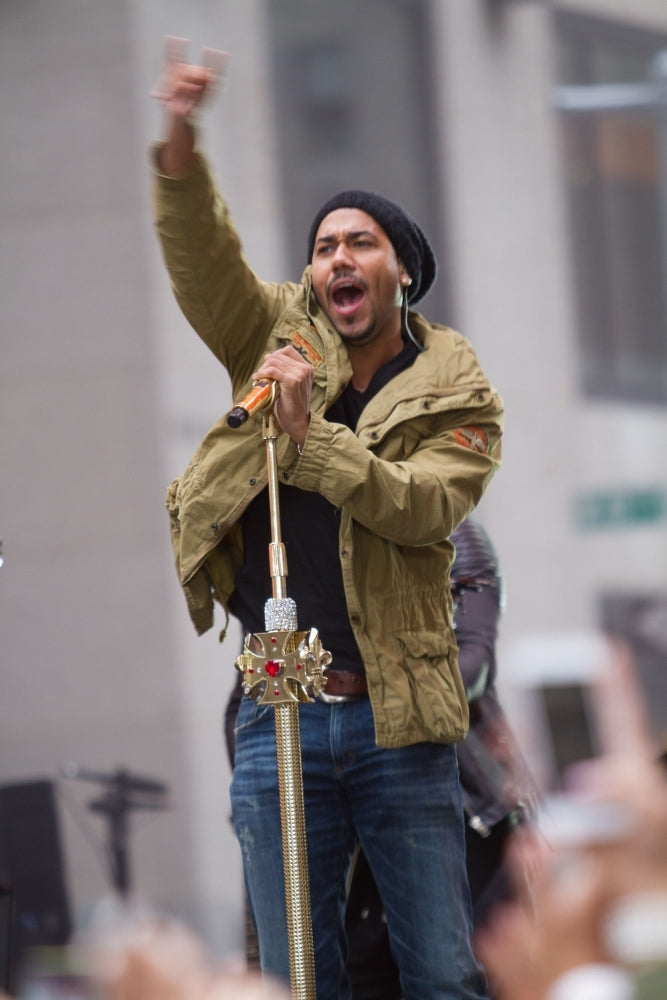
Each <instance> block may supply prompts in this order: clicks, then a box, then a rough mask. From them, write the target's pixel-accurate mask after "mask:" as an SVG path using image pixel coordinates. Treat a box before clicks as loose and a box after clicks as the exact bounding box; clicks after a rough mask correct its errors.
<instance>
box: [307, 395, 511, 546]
mask: <svg viewBox="0 0 667 1000" xmlns="http://www.w3.org/2000/svg"><path fill="white" fill-rule="evenodd" d="M485 399H486V405H484V406H478V407H477V408H476V409H473V408H471V409H470V411H467V410H466V409H457V410H456V412H452V413H450V414H442V415H441V416H440V417H439V418H435V419H436V421H437V423H438V425H439V426H437V428H436V429H435V430H434V429H433V424H432V423H431V424H429V425H428V427H429V432H428V433H426V432H425V433H424V436H423V437H421V439H419V440H418V441H416V442H415V444H414V448H413V450H412V451H411V453H410V454H409V455H408V456H407V457H405V458H403V459H401V460H398V461H393V460H388V459H384V458H381V457H379V456H378V455H377V454H376V453H375V452H374V451H373V450H372V449H370V448H367V447H366V446H365V445H364V443H363V442H362V441H361V440H360V439H359V438H358V437H357V435H356V434H355V433H353V432H352V431H351V430H349V428H347V427H344V426H343V425H341V424H335V423H329V422H328V421H327V420H325V419H324V417H322V416H321V415H319V414H316V413H312V414H311V421H310V426H309V429H308V435H307V438H306V443H305V446H304V448H303V452H302V455H301V458H300V460H299V462H298V463H297V465H296V466H295V468H294V470H293V474H292V475H291V477H290V482H291V483H292V485H294V486H297V487H299V488H300V489H305V490H313V491H316V492H319V493H321V494H322V495H323V496H324V497H326V499H327V500H328V501H329V502H330V503H331V504H333V505H334V506H335V507H344V508H345V509H346V510H347V511H348V513H349V514H350V515H351V517H352V518H354V520H355V521H357V522H359V523H360V524H362V525H363V526H364V527H366V528H368V530H370V531H372V532H373V533H374V534H376V535H380V536H381V537H383V538H385V539H387V540H388V541H390V542H393V543H394V544H396V545H411V546H412V545H430V544H433V543H435V542H440V541H442V540H443V539H446V538H449V536H450V535H451V533H452V531H453V530H454V528H456V526H457V525H458V524H459V523H460V522H461V521H462V520H463V519H464V518H465V517H467V515H468V514H469V513H470V512H471V511H472V509H473V508H474V507H475V506H476V504H477V503H478V502H479V500H480V498H481V496H482V494H483V492H484V490H485V489H486V486H487V485H488V483H489V482H490V480H491V478H492V476H493V474H494V473H495V471H496V469H497V468H498V466H499V465H500V459H501V443H500V442H501V427H502V405H501V403H500V400H499V398H498V396H496V395H495V393H494V392H493V391H491V390H489V391H488V392H487V394H486V397H485ZM467 425H474V426H475V428H476V429H478V430H479V431H480V432H481V433H482V436H483V437H484V438H485V440H486V442H487V444H486V447H485V450H484V451H478V450H476V449H475V448H474V447H470V446H468V445H467V444H465V443H461V442H462V441H463V440H464V437H463V436H462V435H461V433H460V431H461V428H462V426H463V427H465V426H467ZM425 426H426V425H425Z"/></svg>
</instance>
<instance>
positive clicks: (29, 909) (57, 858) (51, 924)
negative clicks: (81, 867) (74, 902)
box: [0, 781, 72, 987]
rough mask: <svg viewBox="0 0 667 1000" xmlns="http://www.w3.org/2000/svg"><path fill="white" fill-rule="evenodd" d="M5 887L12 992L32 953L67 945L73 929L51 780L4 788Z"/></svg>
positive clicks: (1, 873)
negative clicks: (24, 964) (23, 964)
mask: <svg viewBox="0 0 667 1000" xmlns="http://www.w3.org/2000/svg"><path fill="white" fill-rule="evenodd" d="M0 886H2V887H3V890H4V899H5V903H6V904H7V905H6V907H5V912H6V915H7V916H6V919H7V927H6V928H5V929H4V942H3V946H2V952H4V953H5V954H6V958H5V968H4V969H3V970H2V973H3V975H2V982H3V983H4V984H5V986H6V987H7V986H8V985H12V983H13V980H14V979H15V976H16V975H17V974H18V973H19V971H20V967H21V964H22V962H23V960H24V959H25V958H26V956H27V952H28V951H29V950H30V949H31V948H38V947H41V946H45V945H63V944H65V943H66V942H67V941H68V939H69V936H70V933H71V929H72V927H71V919H70V908H69V902H68V898H67V889H66V880H65V870H64V863H63V853H62V848H61V840H60V828H59V822H58V811H57V804H56V797H55V789H54V785H53V782H51V781H28V782H21V783H17V784H10V785H0Z"/></svg>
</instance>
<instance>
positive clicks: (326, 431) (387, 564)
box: [155, 158, 502, 747]
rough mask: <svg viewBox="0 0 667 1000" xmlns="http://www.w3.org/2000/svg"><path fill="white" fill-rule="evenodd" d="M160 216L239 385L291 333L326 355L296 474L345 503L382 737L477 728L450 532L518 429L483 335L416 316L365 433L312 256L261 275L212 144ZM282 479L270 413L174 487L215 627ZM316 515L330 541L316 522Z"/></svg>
mask: <svg viewBox="0 0 667 1000" xmlns="http://www.w3.org/2000/svg"><path fill="white" fill-rule="evenodd" d="M155 218H156V226H157V230H158V233H159V236H160V240H161V244H162V248H163V253H164V257H165V261H166V264H167V267H168V270H169V274H170V277H171V281H172V285H173V289H174V292H175V295H176V297H177V299H178V302H179V304H180V306H181V308H182V309H183V312H184V313H185V315H186V317H187V318H188V320H189V321H190V323H191V324H192V326H193V327H194V329H195V330H196V331H197V333H198V334H199V336H200V337H201V338H202V339H203V340H204V342H205V343H206V344H207V345H208V347H209V348H210V349H211V350H212V351H213V353H214V354H215V355H216V357H217V358H218V359H219V360H220V361H221V362H222V364H223V365H224V366H225V367H226V368H227V370H228V372H229V374H230V378H231V381H232V392H233V398H234V399H240V398H242V397H243V396H244V395H245V393H246V392H247V391H248V390H249V388H250V385H251V374H252V372H253V371H255V370H256V368H257V367H258V365H259V361H260V359H261V358H262V357H263V355H264V354H265V353H267V352H269V351H273V350H276V349H277V348H280V347H284V346H287V345H288V344H290V343H291V344H293V345H294V346H295V347H296V348H297V349H298V350H299V351H300V352H301V353H302V354H303V355H304V356H305V357H307V358H308V360H309V361H310V362H311V363H312V364H313V367H314V369H315V375H314V384H313V390H312V397H311V421H310V427H309V430H308V435H307V438H306V441H305V444H304V447H303V452H302V454H301V455H299V454H298V452H297V449H296V447H295V445H294V443H293V442H292V441H291V440H290V439H289V438H288V437H287V436H286V435H281V436H280V437H279V438H278V441H277V448H276V451H277V460H278V469H279V477H280V479H281V481H282V482H284V483H286V484H292V485H294V486H297V487H299V488H300V489H303V490H313V491H317V492H319V493H321V494H322V495H323V496H324V497H326V499H327V500H328V501H329V502H330V503H331V504H333V505H334V506H335V507H336V508H338V509H339V511H340V550H339V551H340V561H341V567H342V572H343V583H344V587H345V594H346V599H347V606H348V613H349V618H350V623H351V626H352V629H353V631H354V635H355V637H356V640H357V643H358V646H359V650H360V652H361V656H362V658H363V661H364V664H365V667H366V674H367V679H368V688H369V695H370V699H371V704H372V707H373V714H374V719H375V733H376V740H377V742H378V744H379V745H380V746H385V747H396V746H403V745H407V744H410V743H417V742H423V741H431V742H437V743H450V742H454V741H457V740H459V739H461V738H462V737H463V736H464V735H465V733H466V731H467V727H468V708H467V703H466V698H465V691H464V687H463V683H462V680H461V675H460V673H459V669H458V664H457V653H456V643H455V640H454V636H453V633H452V628H451V621H452V601H451V594H450V588H449V570H450V566H451V564H452V561H453V547H452V545H451V543H450V541H449V540H448V539H449V536H450V535H451V533H452V531H453V530H454V528H455V527H456V526H457V524H459V523H460V521H461V520H463V518H465V517H466V516H467V515H468V514H469V513H470V511H471V510H472V509H473V508H474V506H475V505H476V504H477V502H478V501H479V499H480V497H481V496H482V493H483V492H484V490H485V488H486V486H487V484H488V482H489V481H490V479H491V477H492V475H493V474H494V472H495V471H496V469H497V467H498V465H499V462H500V452H501V447H500V439H501V427H502V403H501V401H500V399H499V397H498V395H497V393H496V392H495V391H494V389H493V388H492V387H491V385H490V384H489V382H488V380H487V379H486V377H485V376H484V374H483V372H482V371H481V369H480V367H479V364H478V361H477V358H476V356H475V354H474V352H473V350H472V348H471V346H470V345H469V343H468V342H467V341H466V340H465V339H464V338H463V337H461V336H460V335H459V334H458V333H456V332H454V331H453V330H451V329H449V328H447V327H442V326H437V325H434V324H430V323H428V322H427V321H426V320H425V319H424V318H423V317H422V316H420V315H419V314H417V313H411V314H410V325H411V329H412V330H413V332H414V333H415V335H416V336H417V338H418V339H419V340H420V341H421V342H422V343H423V344H424V346H425V350H424V351H423V352H422V353H421V354H420V355H419V356H418V357H417V359H416V360H415V362H414V364H413V365H412V366H411V367H410V368H409V369H408V370H406V371H404V372H401V373H400V374H399V375H397V376H396V377H395V378H394V379H393V380H392V381H391V382H390V383H389V384H388V385H387V386H385V387H384V388H383V389H382V390H381V391H380V392H379V393H378V394H377V395H376V396H375V397H374V398H373V399H372V400H371V401H370V403H369V404H368V405H367V407H366V408H365V410H364V411H363V413H362V415H361V418H360V420H359V425H358V427H357V430H356V433H355V432H353V431H351V430H349V428H347V427H344V426H342V425H340V424H335V423H330V422H329V421H327V420H325V419H324V413H325V411H326V410H327V409H328V407H329V406H331V404H332V403H333V402H334V400H335V399H336V398H337V397H338V396H339V395H340V393H341V392H342V390H343V388H344V387H345V386H346V385H347V383H348V382H349V380H350V377H351V368H350V363H349V359H348V356H347V350H346V348H345V346H344V344H343V343H342V341H341V340H340V338H339V337H338V335H337V333H336V332H335V331H334V330H333V329H331V327H330V324H329V323H328V320H327V318H326V316H325V315H324V314H323V313H322V311H321V310H320V309H319V307H318V305H317V302H316V301H315V298H314V296H313V294H312V292H311V285H310V268H309V267H307V268H306V270H305V271H304V274H303V277H302V280H301V282H300V283H285V284H269V283H266V282H262V281H260V280H259V279H258V278H257V277H256V275H255V274H254V273H253V272H252V270H251V269H250V268H249V266H248V264H247V262H246V261H245V259H244V257H243V255H242V252H241V248H240V244H239V240H238V236H237V234H236V232H235V230H234V228H233V225H232V223H231V222H230V219H229V215H228V212H227V209H226V207H225V205H224V203H223V202H222V201H221V199H220V197H219V196H218V194H217V192H216V190H215V187H214V183H213V181H212V178H211V176H210V173H209V171H208V169H207V167H206V164H205V162H204V160H203V159H201V158H200V160H199V161H198V163H197V165H196V167H195V168H194V169H193V170H192V171H191V172H190V173H189V174H188V175H187V176H185V177H182V178H179V179H172V178H167V177H163V176H160V175H156V177H155ZM266 482H267V471H266V451H265V443H264V440H263V438H262V435H261V431H260V429H259V426H258V423H257V418H255V419H251V420H249V421H248V422H247V423H246V424H243V425H242V426H241V427H239V428H237V429H231V428H229V427H228V426H227V423H226V419H225V417H223V418H222V419H221V420H220V421H219V422H218V423H217V424H216V425H215V426H214V427H213V428H212V429H211V430H210V431H209V433H208V434H207V436H206V437H205V439H204V441H203V442H202V443H201V445H200V447H199V448H198V449H197V452H196V453H195V455H194V456H193V458H192V460H191V462H190V464H189V465H188V467H187V469H186V470H185V472H184V473H183V475H182V476H181V477H180V478H179V479H177V480H175V481H174V482H173V483H172V484H171V486H170V487H169V490H168V496H167V508H168V511H169V515H170V519H171V532H172V542H173V547H174V553H175V556H176V568H177V571H178V574H179V578H180V582H181V585H182V587H183V589H184V591H185V596H186V599H187V602H188V607H189V610H190V614H191V616H192V620H193V622H194V624H195V627H196V629H197V631H198V632H200V633H201V632H204V631H206V630H207V629H209V628H210V627H211V626H212V625H213V607H214V599H216V600H218V601H219V602H220V604H221V605H222V606H223V608H225V610H226V609H227V602H228V599H229V597H230V594H231V592H232V590H233V586H234V579H235V575H236V572H237V570H238V568H239V566H240V565H241V562H242V559H243V551H242V541H241V530H240V525H239V519H240V517H241V515H242V513H243V511H244V510H245V509H246V507H247V506H248V504H249V503H250V501H251V500H252V499H253V498H254V497H255V496H256V495H257V494H258V493H259V492H260V491H261V490H262V489H263V488H264V487H265V485H266ZM305 527H306V528H308V527H310V529H311V530H312V541H313V545H314V546H316V545H317V526H316V525H312V526H305ZM268 573H269V571H268V566H267V581H268V578H269V577H268ZM288 593H289V580H288ZM267 596H269V595H268V594H267ZM313 626H314V627H317V622H309V623H300V627H303V628H310V627H313Z"/></svg>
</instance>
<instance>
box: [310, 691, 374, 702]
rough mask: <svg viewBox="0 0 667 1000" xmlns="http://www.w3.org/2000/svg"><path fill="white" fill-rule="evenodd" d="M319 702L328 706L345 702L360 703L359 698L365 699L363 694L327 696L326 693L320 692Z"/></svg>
mask: <svg viewBox="0 0 667 1000" xmlns="http://www.w3.org/2000/svg"><path fill="white" fill-rule="evenodd" d="M317 698H318V701H323V702H324V703H325V704H326V705H340V704H342V703H343V702H345V701H358V700H359V698H363V695H362V694H327V693H326V691H320V693H319V694H318V696H317Z"/></svg>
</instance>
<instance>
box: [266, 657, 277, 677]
mask: <svg viewBox="0 0 667 1000" xmlns="http://www.w3.org/2000/svg"><path fill="white" fill-rule="evenodd" d="M265 669H266V672H267V674H268V675H269V677H277V676H278V674H279V673H280V663H279V662H278V660H267V661H266V664H265Z"/></svg>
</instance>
